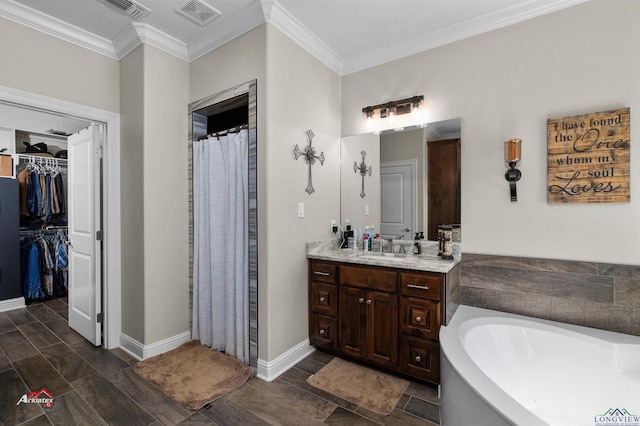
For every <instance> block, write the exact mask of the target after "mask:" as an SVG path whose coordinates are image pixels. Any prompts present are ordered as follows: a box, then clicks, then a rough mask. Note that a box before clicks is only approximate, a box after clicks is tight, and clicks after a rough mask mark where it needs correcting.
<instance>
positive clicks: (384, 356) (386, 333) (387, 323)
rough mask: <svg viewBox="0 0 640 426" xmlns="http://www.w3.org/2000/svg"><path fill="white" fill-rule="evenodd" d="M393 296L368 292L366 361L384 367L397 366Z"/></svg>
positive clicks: (366, 304)
mask: <svg viewBox="0 0 640 426" xmlns="http://www.w3.org/2000/svg"><path fill="white" fill-rule="evenodd" d="M397 303H398V302H397V297H396V295H395V294H390V293H382V292H378V291H368V292H367V299H366V300H365V306H366V310H367V359H368V360H369V361H371V362H374V363H376V364H378V365H382V366H385V367H396V366H397V365H398V361H397V359H398V332H397V330H398V325H397V324H398V321H397V318H398V309H397Z"/></svg>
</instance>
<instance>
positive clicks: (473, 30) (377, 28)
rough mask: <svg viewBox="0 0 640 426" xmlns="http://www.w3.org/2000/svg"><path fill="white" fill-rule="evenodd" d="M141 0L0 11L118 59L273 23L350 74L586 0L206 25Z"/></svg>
mask: <svg viewBox="0 0 640 426" xmlns="http://www.w3.org/2000/svg"><path fill="white" fill-rule="evenodd" d="M124 1H127V0H124ZM136 1H137V2H138V3H140V4H141V5H143V6H145V7H146V8H148V9H150V10H151V12H150V13H149V14H148V15H147V16H145V17H144V18H142V19H140V20H136V19H134V18H132V17H130V16H128V15H126V14H124V13H123V12H122V11H120V10H118V9H116V8H115V7H113V6H111V5H108V4H106V3H105V0H47V1H45V0H0V17H4V18H7V19H10V20H13V21H15V22H19V23H21V24H24V25H27V26H29V27H32V28H35V29H37V30H40V31H43V32H45V33H47V34H50V35H52V36H55V37H59V38H62V39H64V40H67V41H69V42H72V43H75V44H77V45H80V46H83V47H85V48H88V49H91V50H94V51H96V52H98V53H101V54H103V55H107V56H109V57H112V58H114V59H121V58H123V57H124V56H125V55H126V54H127V53H129V52H130V51H131V50H132V49H134V48H135V47H136V46H138V45H139V44H140V43H142V42H145V43H149V44H151V45H153V46H155V47H157V48H160V49H162V50H164V51H166V52H168V53H170V54H173V55H175V56H177V57H179V58H182V59H184V60H185V61H192V60H195V59H197V58H198V57H200V56H202V55H204V54H206V53H208V52H209V51H211V50H213V49H215V48H216V47H219V46H221V45H223V44H224V43H226V42H228V41H230V40H232V39H234V38H236V37H238V36H240V35H242V34H244V33H246V32H247V31H250V30H251V29H253V28H256V27H257V26H259V25H261V24H263V23H265V22H270V23H271V24H273V25H274V26H276V27H277V28H279V29H280V30H282V31H283V32H284V33H285V34H287V35H288V36H290V37H291V38H292V39H293V40H295V41H296V42H297V43H299V44H300V45H301V46H303V47H304V48H305V49H307V50H308V51H309V52H311V53H312V54H313V55H315V56H316V57H317V58H318V59H320V60H321V61H323V62H324V63H325V64H327V65H328V66H330V67H331V68H332V69H334V70H335V71H336V72H337V73H339V74H341V75H345V74H350V73H353V72H356V71H359V70H362V69H366V68H369V67H372V66H375V65H379V64H382V63H385V62H388V61H391V60H394V59H398V58H401V57H404V56H408V55H411V54H414V53H418V52H421V51H424V50H427V49H430V48H434V47H438V46H442V45H445V44H447V43H451V42H454V41H457V40H461V39H464V38H466V37H470V36H473V35H477V34H480V33H483V32H486V31H490V30H492V29H496V28H500V27H504V26H507V25H510V24H513V23H516V22H520V21H523V20H526V19H530V18H534V17H536V16H540V15H543V14H545V13H550V12H553V11H556V10H559V9H563V8H566V7H570V6H573V5H576V4H579V3H583V2H585V1H588V0H202V1H204V2H205V3H206V4H207V5H209V6H211V7H213V8H214V9H216V10H217V11H218V12H220V13H221V15H220V16H219V17H217V18H216V19H214V20H213V21H212V22H210V23H208V24H206V25H199V24H198V23H196V22H193V21H191V20H189V19H187V18H185V17H184V16H182V15H179V14H178V13H177V12H175V11H174V9H175V8H176V7H177V6H181V5H182V4H183V3H184V2H185V0H136ZM17 116H19V118H16V117H17ZM7 120H9V121H11V122H12V123H13V125H11V126H9V127H15V128H22V129H24V130H29V131H32V132H37V133H43V134H44V133H47V131H48V130H49V129H55V130H60V131H65V132H67V133H75V132H76V131H78V130H79V129H81V128H84V127H86V126H87V125H88V123H87V122H86V121H84V120H78V119H75V118H73V117H62V116H58V115H52V114H43V113H42V112H38V111H28V113H27V112H25V111H24V110H22V109H16V108H15V107H13V106H10V105H2V104H0V126H2V121H7ZM16 120H23V121H25V123H24V124H22V123H21V124H20V125H18V126H17V125H16V122H17V121H16ZM33 123H38V125H37V127H34V124H33ZM434 128H435V127H434ZM445 133H446V131H445Z"/></svg>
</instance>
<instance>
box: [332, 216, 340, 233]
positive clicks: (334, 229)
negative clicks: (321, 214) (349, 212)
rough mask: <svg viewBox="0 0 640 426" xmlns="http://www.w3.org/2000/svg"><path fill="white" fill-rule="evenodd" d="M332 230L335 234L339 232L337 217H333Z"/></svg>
mask: <svg viewBox="0 0 640 426" xmlns="http://www.w3.org/2000/svg"><path fill="white" fill-rule="evenodd" d="M331 232H333V233H334V234H335V233H336V232H338V222H336V220H335V219H331Z"/></svg>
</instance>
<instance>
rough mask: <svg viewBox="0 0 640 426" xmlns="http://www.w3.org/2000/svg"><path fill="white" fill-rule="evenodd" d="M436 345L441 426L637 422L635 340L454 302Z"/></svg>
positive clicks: (639, 352) (639, 360) (639, 366)
mask: <svg viewBox="0 0 640 426" xmlns="http://www.w3.org/2000/svg"><path fill="white" fill-rule="evenodd" d="M440 345H441V346H440V347H441V351H440V357H441V363H440V365H441V367H440V368H441V373H440V374H441V408H440V410H441V413H440V416H441V423H442V425H443V426H471V425H486V426H502V425H519V426H535V425H562V426H569V425H577V426H585V425H589V426H605V425H640V337H636V336H631V335H626V334H620V333H614V332H608V331H604V330H597V329H593V328H587V327H579V326H574V325H570V324H563V323H558V322H553V321H546V320H541V319H536V318H530V317H525V316H520V315H513V314H507V313H504V312H496V311H490V310H487V309H480V308H474V307H470V306H464V305H461V306H460V307H459V308H458V310H457V311H456V313H455V314H454V316H453V318H452V320H451V321H450V323H449V324H448V325H447V326H445V327H442V328H441V329H440Z"/></svg>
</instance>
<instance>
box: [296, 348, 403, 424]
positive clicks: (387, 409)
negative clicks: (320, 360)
mask: <svg viewBox="0 0 640 426" xmlns="http://www.w3.org/2000/svg"><path fill="white" fill-rule="evenodd" d="M307 383H309V384H310V385H311V386H314V387H316V388H318V389H322V390H323V391H325V392H329V393H332V394H334V395H337V396H339V397H341V398H343V399H346V400H347V401H349V402H353V403H354V404H357V405H359V406H361V407H364V408H366V409H368V410H371V411H373V412H374V413H378V414H381V415H383V416H387V415H389V414H390V413H391V412H392V411H393V409H394V408H395V407H396V405H397V404H398V401H399V400H400V398H401V397H402V394H403V393H404V391H405V390H406V389H407V387H408V386H409V382H408V381H407V380H404V379H400V378H398V377H394V376H391V375H389V374H386V373H382V372H380V371H376V370H372V369H370V368H367V367H363V366H361V365H358V364H355V363H351V362H347V361H344V360H342V359H340V358H333V359H332V360H331V362H329V364H327V365H325V366H324V367H322V368H321V369H320V370H319V371H318V372H317V373H316V374H314V375H313V376H311V377H309V378H308V379H307Z"/></svg>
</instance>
